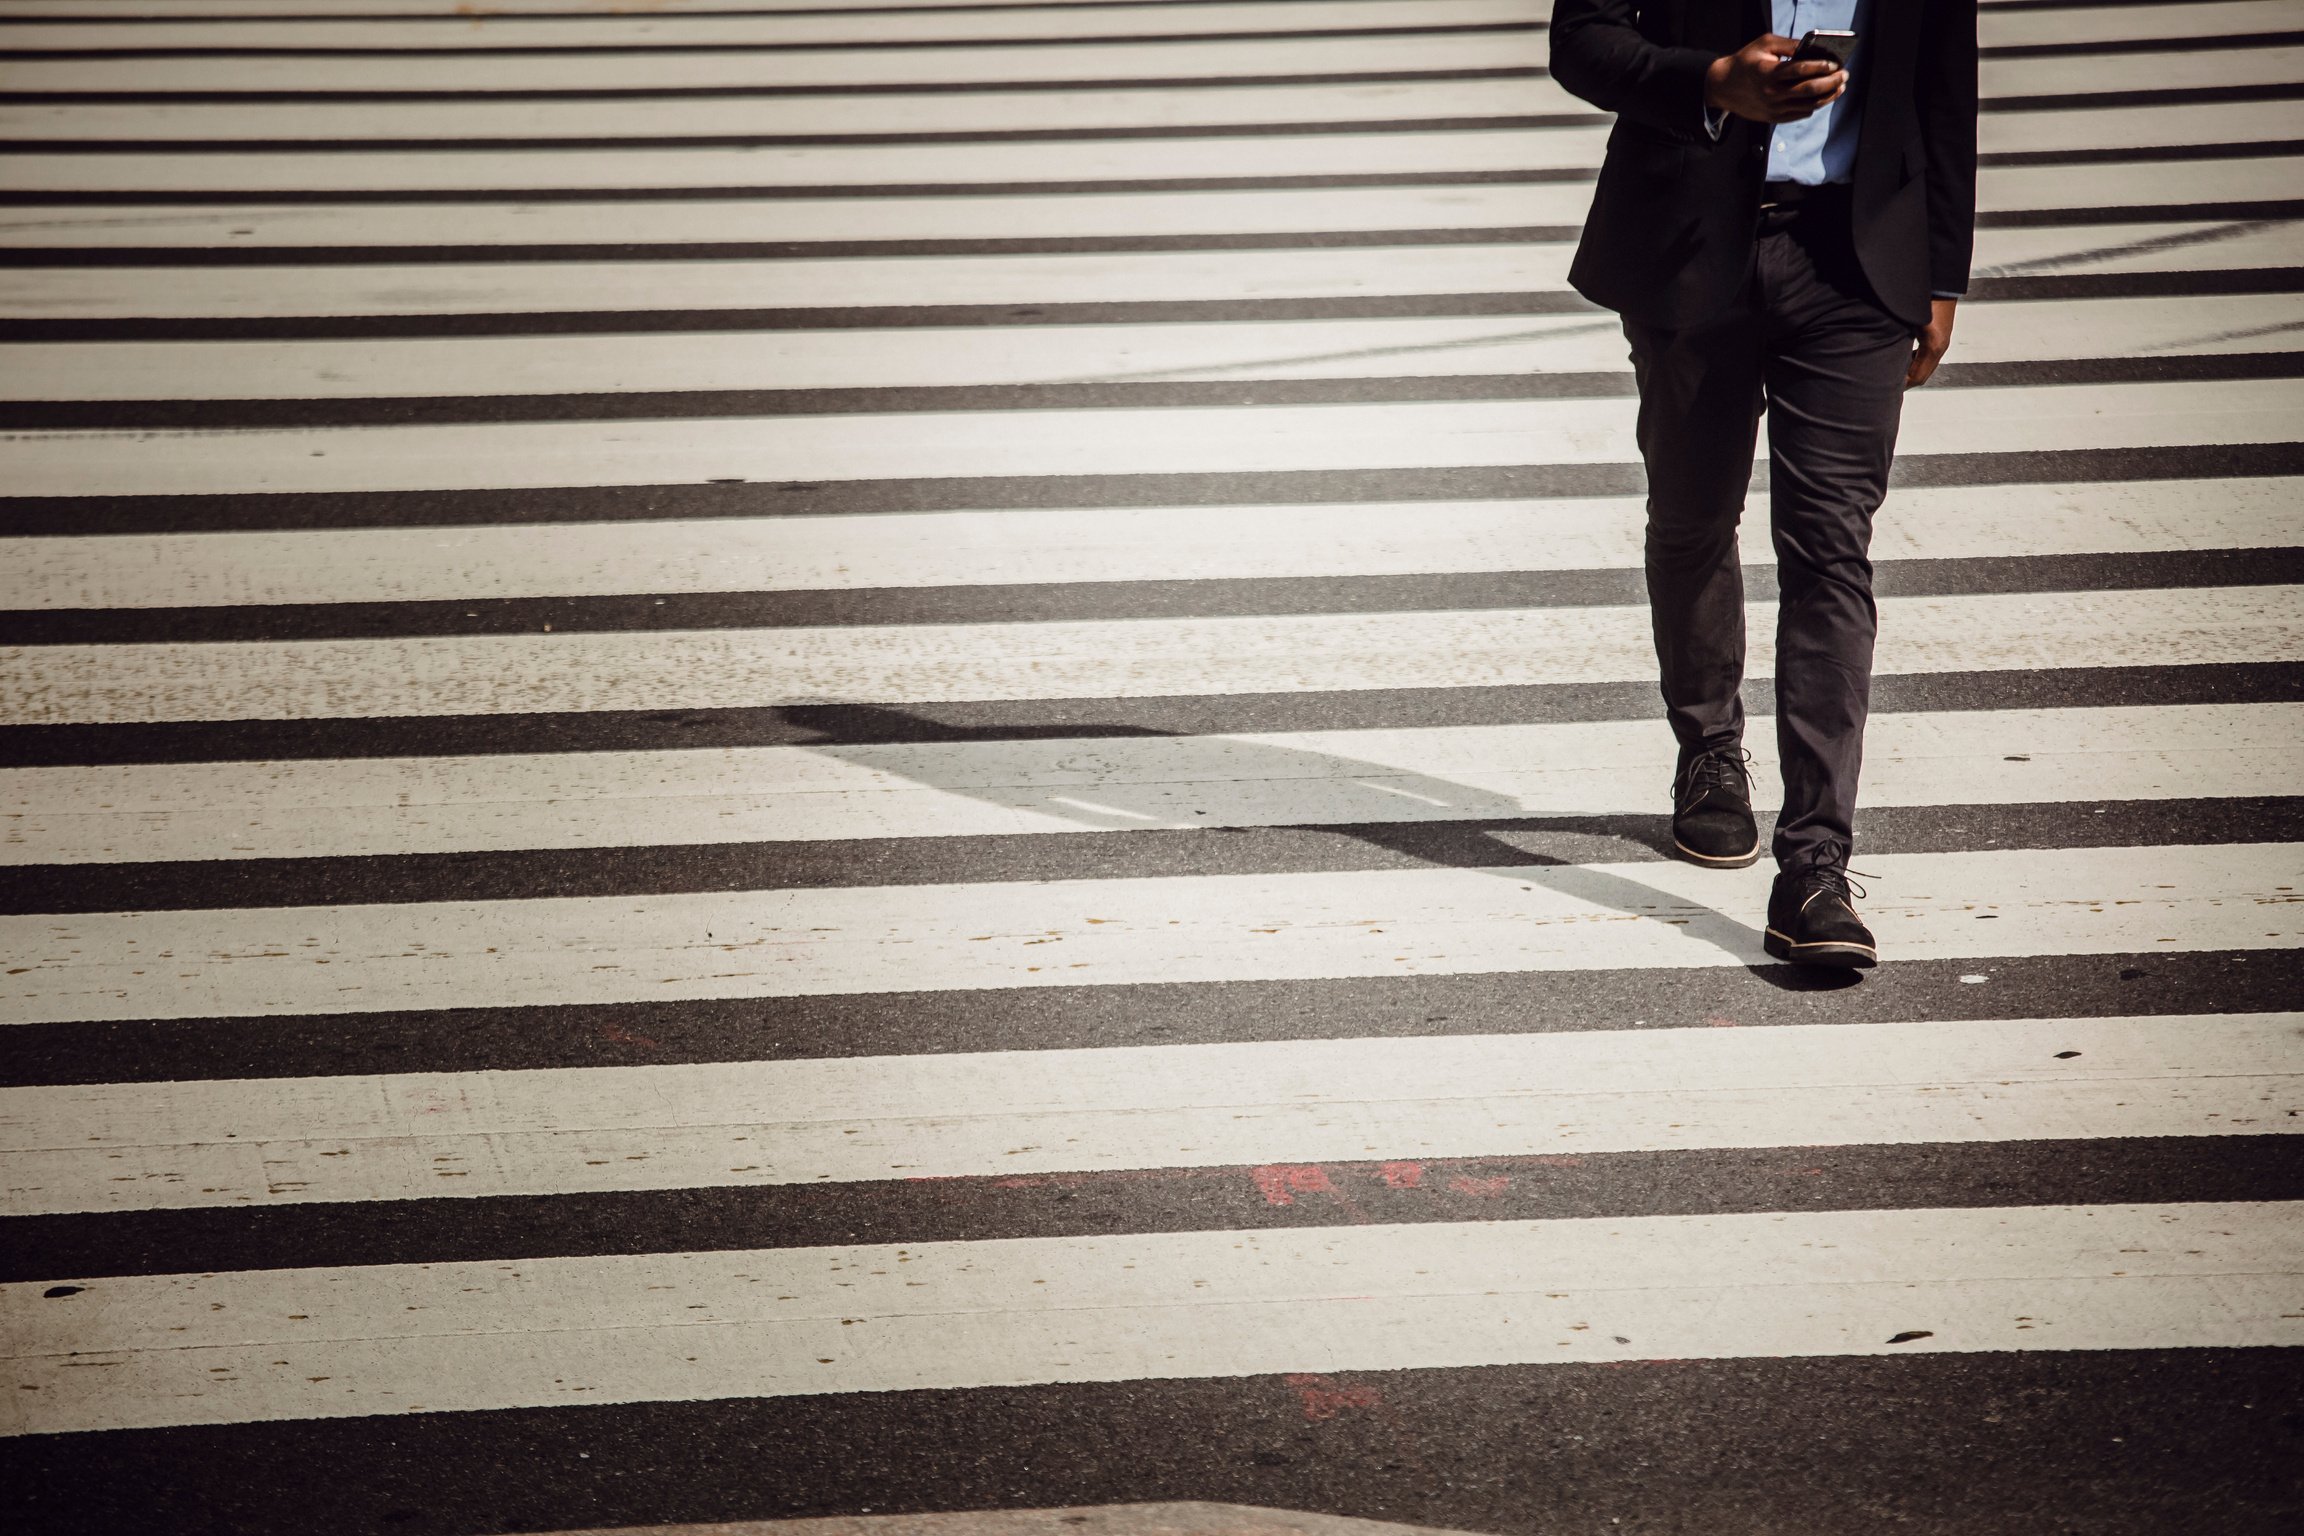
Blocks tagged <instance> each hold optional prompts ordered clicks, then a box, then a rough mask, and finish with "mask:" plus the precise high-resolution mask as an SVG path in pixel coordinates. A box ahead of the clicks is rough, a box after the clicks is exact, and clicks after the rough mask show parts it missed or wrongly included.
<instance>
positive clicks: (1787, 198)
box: [1760, 181, 1848, 211]
mask: <svg viewBox="0 0 2304 1536" xmlns="http://www.w3.org/2000/svg"><path fill="white" fill-rule="evenodd" d="M1847 198H1848V183H1846V182H1844V181H1828V182H1825V183H1824V184H1823V185H1822V186H1815V187H1812V186H1810V185H1808V184H1807V183H1806V182H1804V181H1770V182H1763V183H1762V184H1761V187H1760V206H1761V207H1762V208H1763V209H1768V208H1781V209H1784V210H1786V211H1795V210H1798V209H1801V208H1809V207H1815V206H1818V205H1822V204H1829V203H1838V202H1845V201H1846V200H1847Z"/></svg>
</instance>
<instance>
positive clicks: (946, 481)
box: [0, 442, 2304, 538]
mask: <svg viewBox="0 0 2304 1536" xmlns="http://www.w3.org/2000/svg"><path fill="white" fill-rule="evenodd" d="M2295 474H2304V442H2293V443H2208V444H2199V445H2192V446H2184V447H2167V448H2073V449H2052V450H2035V451H2023V452H2011V453H1941V454H1926V453H1907V454H1903V455H1900V456H1899V457H1898V458H1897V460H1896V465H1895V469H1894V470H1893V472H1892V474H1891V481H1890V483H1891V484H1893V485H1898V486H1913V485H2042V484H2061V483H2064V482H2091V483H2101V482H2109V481H2137V480H2184V479H2198V478H2208V479H2225V478H2230V477H2235V476H2259V475H2295ZM1764 476H1765V470H1764V468H1763V469H1761V470H1756V471H1755V479H1754V489H1755V491H1758V490H1760V489H1761V488H1762V487H1763V486H1764V485H1765V479H1764ZM1645 489H1646V479H1645V476H1644V475H1643V474H1642V472H1641V469H1640V466H1639V465H1637V464H1525V465H1507V466H1503V467H1497V468H1489V467H1474V468H1462V469H1398V470H1386V469H1347V470H1275V471H1263V472H1253V473H1238V472H1234V471H1230V470H1223V471H1208V472H1199V473H1183V474H1128V475H974V476H955V477H944V478H922V479H912V480H829V481H763V482H759V483H752V482H745V481H709V482H705V483H701V484H687V485H614V486H540V487H533V488H528V489H511V490H484V491H481V490H475V491H316V492H291V493H278V492H243V493H233V494H225V495H191V496H14V497H0V536H6V537H13V538H24V537H34V536H41V535H62V536H81V535H90V534H105V533H202V532H225V531H231V532H248V531H253V530H257V529H290V528H455V527H472V526H510V525H526V524H533V523H582V522H653V521H657V520H659V519H664V518H680V519H687V518H710V517H795V516H805V517H822V516H841V515H854V514H867V513H875V512H947V511H980V510H985V509H991V508H1002V509H1021V508H1066V509H1073V508H1080V509H1085V508H1093V507H1165V506H1253V505H1272V506H1305V505H1326V504H1331V503H1335V504H1344V503H1364V502H1393V501H1453V500H1459V499H1471V500H1492V499H1504V498H1516V497H1578V496H1636V495H1639V494H1641V493H1642V491H1644V490H1645Z"/></svg>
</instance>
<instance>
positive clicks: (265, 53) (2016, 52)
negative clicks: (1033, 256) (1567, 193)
mask: <svg viewBox="0 0 2304 1536" xmlns="http://www.w3.org/2000/svg"><path fill="white" fill-rule="evenodd" d="M1544 30H1546V28H1545V26H1544V24H1543V23H1541V22H1534V21H1502V22H1462V23H1456V24H1453V25H1447V26H1404V27H1350V28H1346V27H1339V28H1333V29H1327V30H1320V31H1300V32H1291V31H1269V32H1250V31H1242V32H1172V33H1161V32H1149V33H1140V34H1134V35H1129V36H1113V37H1083V36H1081V35H1079V34H1077V33H1074V34H1071V35H1069V36H1052V37H1000V38H909V39H903V40H898V41H890V42H856V41H846V42H807V43H598V44H594V43H559V44H537V45H520V44H512V45H502V44H498V45H475V46H469V47H456V46H453V45H451V46H446V47H423V46H406V45H402V46H388V47H368V48H349V47H326V46H287V47H267V46H264V45H261V44H253V45H251V44H240V45H230V44H226V45H221V46H216V47H199V46H164V47H147V48H138V47H122V48H37V49H35V48H16V49H11V48H5V47H0V63H13V64H52V63H68V62H69V63H81V62H91V61H93V62H116V61H121V60H128V59H281V58H288V59H355V60H358V59H375V60H386V59H411V60H419V61H421V60H426V59H436V58H442V59H445V58H486V59H534V58H598V57H601V56H603V55H615V56H621V57H624V58H636V57H637V58H647V57H651V56H675V57H696V56H711V57H722V58H741V57H752V56H759V55H768V56H775V55H791V54H822V53H914V52H944V51H954V50H968V51H986V50H996V49H1003V48H1081V47H1113V48H1122V47H1158V46H1162V45H1167V44H1206V43H1256V42H1273V43H1287V42H1305V41H1313V40H1322V39H1325V40H1338V39H1352V38H1366V39H1371V40H1382V39H1398V38H1408V37H1463V36H1482V35H1507V34H1526V33H1532V32H1541V31H1544ZM5 36H6V33H5V32H0V38H5ZM2299 43H2304V32H2293V31H2291V32H2245V33H2233V34H2230V35H2222V36H2218V35H2208V36H2195V37H2166V38H2157V37H2121V38H2084V39H2076V40H2073V41H2070V42H2040V43H2008V44H1998V45H1988V46H1985V47H1980V48H1978V49H1977V50H1976V52H1977V56H1978V57H1980V58H1986V59H2041V58H2070V57H2098V56H2103V55H2113V54H2133V53H2204V52H2209V51H2212V50H2227V49H2228V50H2233V51H2240V50H2245V49H2252V48H2286V47H2294V46H2296V45H2297V44H2299ZM1219 78H1224V77H1219ZM1126 83H1134V84H1137V85H1143V84H1146V83H1148V82H1144V81H1135V82H1126ZM150 94H152V95H154V96H160V95H162V94H164V93H159V92H154V93H150ZM472 94H481V93H472ZM487 94H491V95H492V94H494V93H492V92H491V93H487Z"/></svg>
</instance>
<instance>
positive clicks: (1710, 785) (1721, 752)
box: [1676, 747, 1752, 806]
mask: <svg viewBox="0 0 2304 1536" xmlns="http://www.w3.org/2000/svg"><path fill="white" fill-rule="evenodd" d="M1751 761H1752V754H1751V753H1749V752H1747V751H1745V750H1744V749H1743V748H1741V747H1720V748H1717V749H1715V750H1713V751H1710V752H1707V753H1705V754H1704V755H1703V756H1701V757H1699V758H1697V759H1696V760H1695V761H1693V762H1691V763H1690V764H1689V765H1688V771H1687V772H1686V773H1685V774H1683V775H1681V778H1680V782H1679V784H1678V785H1677V786H1676V787H1677V788H1678V790H1679V792H1680V801H1679V803H1680V804H1681V805H1684V806H1685V805H1693V804H1695V803H1696V801H1698V800H1700V799H1702V798H1703V797H1704V796H1706V795H1708V794H1710V793H1711V792H1712V791H1713V790H1715V789H1725V790H1727V791H1729V792H1730V793H1732V794H1738V795H1742V794H1746V793H1748V792H1747V791H1746V789H1745V787H1744V786H1745V785H1747V784H1749V783H1750V782H1751V773H1750V770H1749V769H1748V768H1747V767H1746V766H1745V765H1746V764H1748V763H1750V762H1751Z"/></svg>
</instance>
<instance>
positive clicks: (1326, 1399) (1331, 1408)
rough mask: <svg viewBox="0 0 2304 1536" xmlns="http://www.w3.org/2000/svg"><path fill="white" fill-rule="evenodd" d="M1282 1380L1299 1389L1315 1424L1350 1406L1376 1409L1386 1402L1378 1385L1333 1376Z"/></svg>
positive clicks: (1302, 1402)
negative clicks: (1367, 1385) (1341, 1380)
mask: <svg viewBox="0 0 2304 1536" xmlns="http://www.w3.org/2000/svg"><path fill="white" fill-rule="evenodd" d="M1280 1379H1281V1380H1282V1381H1284V1382H1286V1383H1287V1384H1288V1385H1289V1386H1290V1387H1292V1388H1294V1389H1295V1392H1296V1400H1297V1401H1298V1402H1299V1403H1301V1404H1302V1405H1303V1408H1304V1417H1305V1418H1306V1419H1307V1420H1308V1421H1310V1422H1313V1423H1319V1422H1320V1421H1322V1420H1325V1419H1333V1418H1335V1417H1336V1416H1337V1415H1338V1414H1340V1413H1342V1412H1343V1411H1344V1410H1345V1409H1347V1408H1376V1407H1381V1406H1382V1405H1383V1402H1384V1396H1383V1394H1382V1393H1380V1392H1378V1391H1377V1390H1376V1389H1375V1388H1374V1387H1365V1386H1360V1385H1357V1384H1353V1383H1347V1382H1340V1381H1338V1380H1336V1378H1334V1377H1333V1376H1301V1375H1299V1376H1283V1377H1281V1378H1280Z"/></svg>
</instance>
